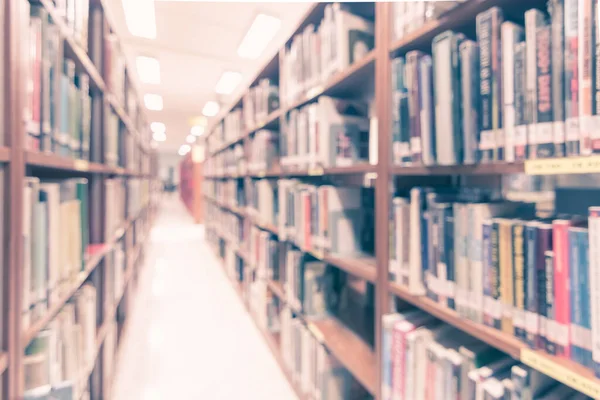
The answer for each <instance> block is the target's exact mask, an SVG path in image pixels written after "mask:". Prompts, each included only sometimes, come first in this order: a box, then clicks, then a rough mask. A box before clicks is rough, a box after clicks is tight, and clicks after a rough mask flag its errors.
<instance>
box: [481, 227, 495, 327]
mask: <svg viewBox="0 0 600 400" xmlns="http://www.w3.org/2000/svg"><path fill="white" fill-rule="evenodd" d="M492 227H493V223H492V221H491V220H487V221H485V222H484V223H483V226H482V229H483V233H482V240H481V256H482V261H483V321H484V323H485V324H486V325H487V326H494V316H493V313H492V312H491V308H492V307H493V305H492V303H493V296H492Z"/></svg>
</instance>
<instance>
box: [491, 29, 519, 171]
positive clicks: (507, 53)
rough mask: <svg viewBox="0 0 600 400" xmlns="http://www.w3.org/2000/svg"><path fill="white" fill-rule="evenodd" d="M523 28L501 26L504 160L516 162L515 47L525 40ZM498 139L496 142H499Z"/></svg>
mask: <svg viewBox="0 0 600 400" xmlns="http://www.w3.org/2000/svg"><path fill="white" fill-rule="evenodd" d="M523 33H524V32H523V28H522V27H520V26H519V25H517V24H515V23H513V22H508V21H507V22H503V23H502V25H501V43H502V101H503V102H504V107H503V109H502V118H503V124H502V126H503V127H504V160H505V161H506V162H514V161H515V74H514V64H515V61H514V59H515V45H516V44H517V43H519V42H520V41H522V40H523ZM498 139H499V138H497V139H496V140H498Z"/></svg>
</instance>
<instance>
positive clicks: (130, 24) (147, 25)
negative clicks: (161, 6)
mask: <svg viewBox="0 0 600 400" xmlns="http://www.w3.org/2000/svg"><path fill="white" fill-rule="evenodd" d="M123 11H124V12H125V23H126V24H127V29H129V32H130V33H131V34H132V35H133V36H138V37H142V38H146V39H156V15H155V14H154V0H123Z"/></svg>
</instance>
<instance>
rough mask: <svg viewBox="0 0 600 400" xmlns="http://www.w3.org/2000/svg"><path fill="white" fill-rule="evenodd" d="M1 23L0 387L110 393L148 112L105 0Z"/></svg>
mask: <svg viewBox="0 0 600 400" xmlns="http://www.w3.org/2000/svg"><path fill="white" fill-rule="evenodd" d="M61 7H67V8H68V10H69V12H67V8H65V9H62V8H61ZM75 9H77V13H74V14H72V13H71V11H73V10H75ZM0 21H1V22H2V25H3V26H4V27H5V31H4V33H5V35H3V38H2V40H1V41H0V42H1V43H0V53H1V54H2V55H3V60H4V61H3V63H2V65H0V76H2V84H1V87H2V92H3V97H2V100H0V105H2V107H1V110H2V111H1V112H0V126H1V127H2V129H3V133H2V135H1V137H0V185H1V186H0V187H1V188H2V190H3V191H4V194H5V195H4V196H2V198H3V200H2V202H1V204H2V205H1V207H0V223H1V224H2V230H1V231H0V236H1V240H2V250H1V252H0V256H1V259H2V268H3V269H2V271H3V272H2V296H1V297H0V304H2V310H3V311H2V314H1V315H0V318H1V327H2V329H1V330H0V346H1V347H0V376H1V377H2V379H1V382H0V397H1V398H4V399H20V398H24V396H27V398H30V399H34V398H48V397H51V396H58V397H63V396H64V397H65V398H67V397H68V398H78V399H79V398H89V399H107V398H111V385H112V376H114V375H113V374H112V371H113V366H114V360H115V357H116V356H117V353H118V351H119V349H120V344H121V340H122V338H123V335H122V334H123V331H124V329H125V327H126V326H127V323H128V321H129V319H130V315H131V310H130V309H129V305H130V304H131V300H132V298H133V297H134V296H135V292H136V281H137V276H138V273H139V272H140V268H141V266H142V265H143V260H144V253H145V250H144V249H145V244H146V242H147V240H148V237H149V236H148V235H149V230H150V227H151V226H152V223H153V221H154V219H155V217H156V213H157V206H158V205H157V200H158V193H159V191H160V183H159V181H158V179H157V176H158V174H157V156H156V153H155V152H154V150H151V148H150V140H151V133H150V129H149V123H148V121H147V119H146V116H145V115H144V112H143V108H142V107H143V105H142V103H141V102H140V99H139V97H138V94H137V91H136V90H135V88H134V87H133V82H132V79H131V74H132V73H133V71H132V70H130V69H129V68H128V66H127V65H126V63H125V62H122V61H123V60H124V54H123V53H122V52H121V50H120V48H119V42H118V40H117V38H116V36H115V34H114V32H113V31H112V29H111V25H110V24H109V23H108V21H107V19H106V15H105V12H104V8H103V3H102V2H101V1H97V0H91V1H89V2H88V1H84V0H68V1H66V2H53V1H50V0H39V1H37V0H36V1H28V0H16V1H8V0H2V1H0ZM117 61H118V62H117ZM59 221H60V223H59ZM51 340H57V342H56V343H59V342H58V341H60V343H61V344H60V346H61V349H60V351H62V352H63V355H64V358H63V359H61V360H58V359H57V358H56V356H57V355H56V353H52V352H51V351H50V347H49V346H48V342H49V341H51ZM57 350H59V349H57ZM40 362H41V363H49V364H48V365H50V363H51V364H52V365H53V367H52V368H48V375H47V376H46V375H45V374H43V373H40V374H37V373H32V371H35V370H36V368H38V369H39V368H40ZM50 375H51V376H50Z"/></svg>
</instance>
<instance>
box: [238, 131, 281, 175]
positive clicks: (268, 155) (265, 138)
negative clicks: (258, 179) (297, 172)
mask: <svg viewBox="0 0 600 400" xmlns="http://www.w3.org/2000/svg"><path fill="white" fill-rule="evenodd" d="M246 158H247V160H248V172H250V173H260V172H265V171H268V170H271V168H272V167H273V166H274V165H277V164H279V133H278V132H274V131H271V130H267V129H260V130H258V131H256V133H254V135H253V136H252V138H251V139H250V147H249V151H248V154H247V156H246Z"/></svg>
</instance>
